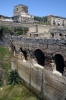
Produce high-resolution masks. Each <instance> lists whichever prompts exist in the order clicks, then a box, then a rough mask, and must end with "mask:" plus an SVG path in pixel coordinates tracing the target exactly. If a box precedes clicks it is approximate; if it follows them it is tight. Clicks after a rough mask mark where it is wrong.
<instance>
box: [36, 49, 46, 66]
mask: <svg viewBox="0 0 66 100" xmlns="http://www.w3.org/2000/svg"><path fill="white" fill-rule="evenodd" d="M34 54H35V57H36V59H37V62H38V64H39V65H41V66H44V64H45V56H44V53H43V52H42V51H41V50H40V49H37V50H35V51H34Z"/></svg>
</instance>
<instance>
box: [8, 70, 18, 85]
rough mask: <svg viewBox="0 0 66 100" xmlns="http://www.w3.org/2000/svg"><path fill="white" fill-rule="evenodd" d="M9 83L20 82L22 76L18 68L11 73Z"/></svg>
mask: <svg viewBox="0 0 66 100" xmlns="http://www.w3.org/2000/svg"><path fill="white" fill-rule="evenodd" d="M8 83H9V84H11V85H16V84H20V77H19V74H18V72H17V70H12V71H11V72H10V73H9V78H8Z"/></svg>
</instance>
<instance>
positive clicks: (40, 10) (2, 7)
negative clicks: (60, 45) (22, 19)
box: [0, 0, 66, 17]
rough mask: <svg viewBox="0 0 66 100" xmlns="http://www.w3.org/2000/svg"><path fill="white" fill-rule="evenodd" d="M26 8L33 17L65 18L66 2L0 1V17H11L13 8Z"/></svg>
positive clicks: (64, 0) (39, 0) (36, 0)
mask: <svg viewBox="0 0 66 100" xmlns="http://www.w3.org/2000/svg"><path fill="white" fill-rule="evenodd" d="M18 4H23V5H26V6H28V12H29V14H31V15H35V16H46V15H49V14H53V15H58V16H62V17H66V0H0V15H4V16H9V17H11V16H13V9H14V6H16V5H18Z"/></svg>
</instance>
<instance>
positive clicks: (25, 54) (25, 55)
mask: <svg viewBox="0 0 66 100" xmlns="http://www.w3.org/2000/svg"><path fill="white" fill-rule="evenodd" d="M20 51H21V52H22V53H23V55H24V57H25V60H27V53H26V51H23V50H22V48H20Z"/></svg>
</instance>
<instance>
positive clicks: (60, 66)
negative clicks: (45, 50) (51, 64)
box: [53, 53, 64, 74]
mask: <svg viewBox="0 0 66 100" xmlns="http://www.w3.org/2000/svg"><path fill="white" fill-rule="evenodd" d="M53 59H54V61H55V64H56V70H57V71H59V72H60V73H62V74H63V71H64V58H63V56H62V55H61V54H60V53H59V54H58V53H57V54H55V55H54V57H53Z"/></svg>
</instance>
